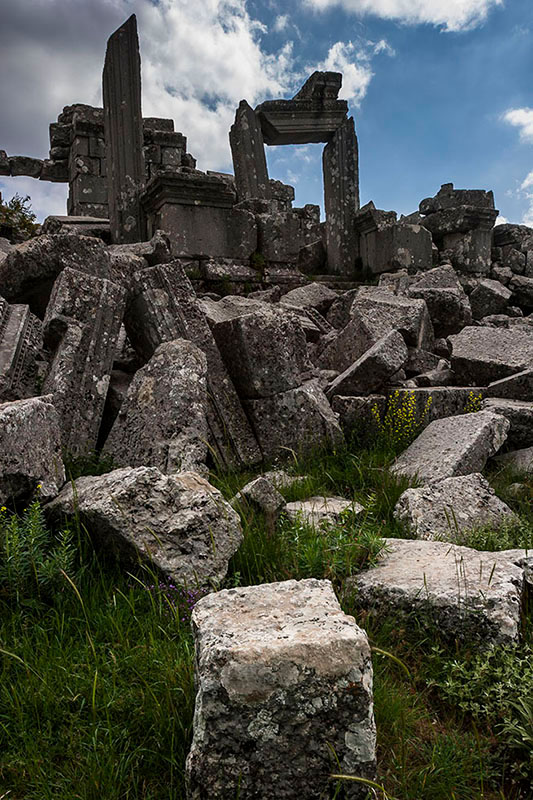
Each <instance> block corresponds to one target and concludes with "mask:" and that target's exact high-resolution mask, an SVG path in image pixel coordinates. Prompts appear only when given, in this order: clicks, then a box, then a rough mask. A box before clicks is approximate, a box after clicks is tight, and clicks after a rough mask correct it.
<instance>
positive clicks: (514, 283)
mask: <svg viewBox="0 0 533 800" xmlns="http://www.w3.org/2000/svg"><path fill="white" fill-rule="evenodd" d="M531 252H532V253H533V250H532V251H531ZM531 258H532V259H533V255H532V256H531ZM528 263H529V262H528ZM509 288H510V289H512V292H513V301H514V302H515V303H516V304H517V305H520V306H523V307H524V308H527V309H528V310H530V311H531V310H532V309H533V269H532V274H531V275H530V276H522V275H515V276H514V277H513V279H512V280H511V282H510V284H509Z"/></svg>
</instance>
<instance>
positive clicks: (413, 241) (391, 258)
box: [355, 202, 433, 275]
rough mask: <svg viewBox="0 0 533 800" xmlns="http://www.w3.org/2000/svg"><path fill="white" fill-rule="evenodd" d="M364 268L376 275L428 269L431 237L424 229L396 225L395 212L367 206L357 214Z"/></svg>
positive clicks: (414, 226) (417, 226)
mask: <svg viewBox="0 0 533 800" xmlns="http://www.w3.org/2000/svg"><path fill="white" fill-rule="evenodd" d="M355 230H356V233H357V235H358V237H359V256H360V259H361V267H362V268H363V269H364V270H367V271H369V272H371V273H373V274H374V275H379V274H380V273H382V272H388V271H389V270H391V269H405V270H408V272H409V273H414V272H417V270H426V269H429V267H431V265H432V259H433V252H432V241H431V234H430V233H429V231H427V230H426V229H425V228H423V227H422V226H421V225H418V224H416V225H411V224H408V223H406V222H397V221H396V213H395V212H394V211H382V210H381V209H376V207H375V206H374V203H373V202H370V203H367V204H366V205H365V206H363V208H362V209H361V210H360V211H359V212H358V213H357V214H356V217H355Z"/></svg>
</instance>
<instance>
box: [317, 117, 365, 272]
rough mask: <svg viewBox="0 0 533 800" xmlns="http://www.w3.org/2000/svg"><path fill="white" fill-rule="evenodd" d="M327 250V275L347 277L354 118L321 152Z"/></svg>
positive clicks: (353, 246) (354, 195)
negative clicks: (344, 275) (335, 274)
mask: <svg viewBox="0 0 533 800" xmlns="http://www.w3.org/2000/svg"><path fill="white" fill-rule="evenodd" d="M322 165H323V170H324V204H325V209H326V247H327V254H328V265H329V270H330V272H336V273H341V274H342V273H345V274H350V273H352V272H353V270H354V267H355V259H356V256H357V237H356V233H355V228H354V219H355V212H356V211H357V210H358V209H359V153H358V146H357V136H356V133H355V126H354V121H353V117H350V118H349V119H346V120H345V121H344V122H343V123H342V125H341V126H340V127H339V128H337V130H336V131H335V133H334V134H333V136H332V138H331V140H330V141H329V142H328V144H327V145H326V146H325V148H324V153H323V157H322Z"/></svg>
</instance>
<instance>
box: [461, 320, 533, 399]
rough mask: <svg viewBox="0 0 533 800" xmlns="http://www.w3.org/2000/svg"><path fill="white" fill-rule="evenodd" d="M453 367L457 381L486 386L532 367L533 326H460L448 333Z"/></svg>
mask: <svg viewBox="0 0 533 800" xmlns="http://www.w3.org/2000/svg"><path fill="white" fill-rule="evenodd" d="M450 343H451V345H452V356H451V362H452V369H453V371H454V373H455V376H456V380H457V382H458V384H460V385H464V386H468V385H469V384H470V385H471V384H474V385H475V386H488V385H489V383H492V382H493V381H498V380H500V379H502V378H508V377H509V376H510V375H515V374H516V373H517V372H522V371H523V370H526V369H533V328H526V327H524V328H522V327H520V328H514V329H513V330H502V329H501V328H487V327H483V326H480V327H478V328H472V327H467V328H463V330H462V331H461V333H458V334H456V335H454V336H450Z"/></svg>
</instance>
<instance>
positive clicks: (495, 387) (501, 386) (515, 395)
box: [484, 369, 533, 401]
mask: <svg viewBox="0 0 533 800" xmlns="http://www.w3.org/2000/svg"><path fill="white" fill-rule="evenodd" d="M484 394H485V397H507V398H509V399H511V400H530V401H533V369H526V370H524V371H523V372H517V373H516V374H515V375H511V376H510V377H509V378H502V379H501V380H499V381H494V382H493V383H489V385H488V386H487V388H486V389H485V392H484Z"/></svg>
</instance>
